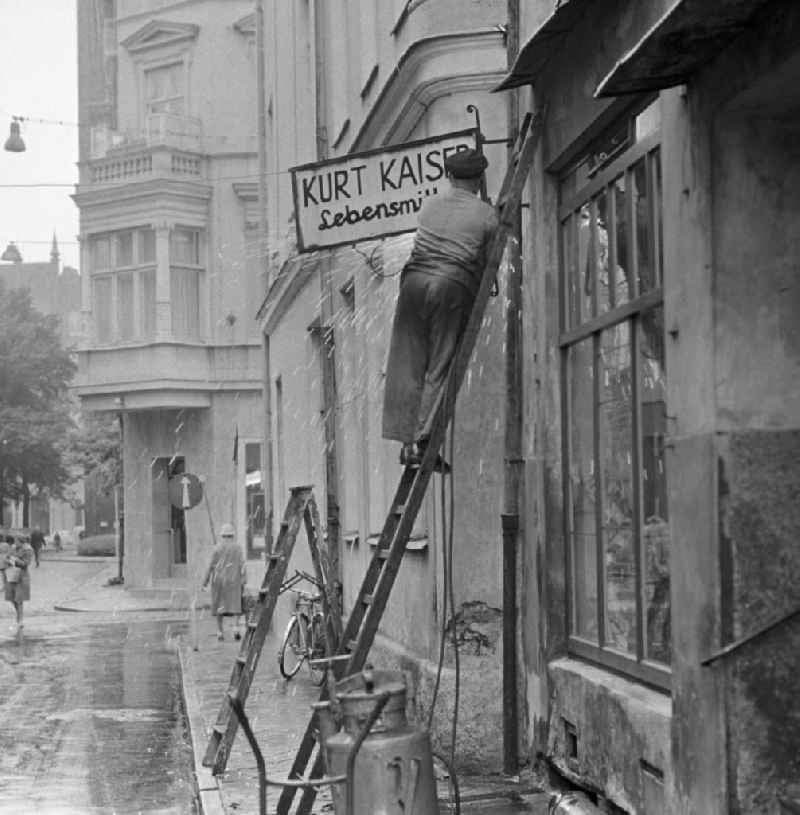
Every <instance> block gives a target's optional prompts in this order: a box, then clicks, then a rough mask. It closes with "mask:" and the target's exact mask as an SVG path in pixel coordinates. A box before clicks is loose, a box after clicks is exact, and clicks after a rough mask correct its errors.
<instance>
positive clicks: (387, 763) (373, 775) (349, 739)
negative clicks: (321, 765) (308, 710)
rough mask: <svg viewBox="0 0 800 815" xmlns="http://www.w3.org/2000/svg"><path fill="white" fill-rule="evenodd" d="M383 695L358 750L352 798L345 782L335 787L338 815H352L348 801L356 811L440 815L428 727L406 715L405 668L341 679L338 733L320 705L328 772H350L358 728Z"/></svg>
mask: <svg viewBox="0 0 800 815" xmlns="http://www.w3.org/2000/svg"><path fill="white" fill-rule="evenodd" d="M387 696H388V699H386V697H387ZM380 697H384V699H383V709H382V710H381V712H380V715H379V716H378V718H377V720H376V721H375V722H374V724H373V725H372V727H371V728H370V730H369V733H368V734H367V735H366V737H365V738H363V742H361V745H360V747H359V748H358V752H357V753H356V754H355V758H354V761H355V764H354V767H353V768H352V769H353V773H352V776H351V777H352V779H353V781H352V789H351V790H350V791H349V794H350V796H351V799H350V801H349V802H348V800H347V797H348V790H347V789H345V787H344V786H342V785H336V786H334V787H333V805H334V809H335V811H336V815H347V809H348V803H349V804H350V808H351V812H352V813H354V815H438V812H439V809H438V806H437V803H436V783H435V781H434V777H433V755H432V752H431V744H430V738H429V737H428V733H427V731H424V730H417V729H415V728H413V727H412V726H411V725H409V724H408V722H407V720H406V684H405V680H404V678H403V674H401V673H395V672H392V671H377V670H376V671H373V670H369V669H368V670H365V671H364V672H363V673H360V674H353V675H352V676H349V677H346V678H345V679H343V680H341V681H340V682H338V683H337V684H336V698H337V700H338V703H337V704H338V707H339V710H340V717H339V718H340V719H341V728H340V729H339V731H338V732H333V731H335V723H334V720H333V717H332V716H326V715H325V714H324V713H323V711H321V710H319V709H318V712H319V713H320V714H321V716H320V719H321V721H320V724H321V736H322V739H323V743H324V748H325V758H326V764H327V771H328V772H329V773H330V774H332V775H343V774H345V773H346V771H347V761H348V756H349V755H350V753H351V750H352V749H353V747H354V745H355V742H356V740H357V738H358V737H359V731H362V730H363V727H364V725H365V723H367V721H368V720H369V718H370V715H371V714H373V712H374V711H375V709H376V702H377V701H378V700H379V699H380ZM323 720H327V722H326V725H327V726H326V725H324V724H323ZM326 731H327V732H326ZM361 736H362V737H363V732H362V733H361Z"/></svg>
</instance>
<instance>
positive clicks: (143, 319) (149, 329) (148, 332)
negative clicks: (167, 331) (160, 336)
mask: <svg viewBox="0 0 800 815" xmlns="http://www.w3.org/2000/svg"><path fill="white" fill-rule="evenodd" d="M139 292H140V296H141V303H140V305H139V333H140V334H141V336H142V337H143V338H144V339H147V340H149V339H153V337H155V334H156V270H155V269H146V270H144V271H142V272H139Z"/></svg>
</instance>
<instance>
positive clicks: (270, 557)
mask: <svg viewBox="0 0 800 815" xmlns="http://www.w3.org/2000/svg"><path fill="white" fill-rule="evenodd" d="M280 559H281V556H280V555H279V554H278V553H277V552H273V553H272V554H271V555H267V560H268V561H269V562H270V563H275V562H276V561H278V560H280Z"/></svg>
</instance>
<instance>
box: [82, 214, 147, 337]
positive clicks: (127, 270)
mask: <svg viewBox="0 0 800 815" xmlns="http://www.w3.org/2000/svg"><path fill="white" fill-rule="evenodd" d="M147 231H149V232H154V231H155V230H154V228H153V227H152V226H151V225H149V224H137V225H135V226H130V227H126V228H124V229H115V230H111V231H109V232H99V233H96V234H93V235H91V236H90V239H89V240H90V245H91V249H90V258H91V261H92V264H93V266H92V269H91V275H90V277H91V279H92V281H95V280H97V279H99V278H106V279H108V280H109V281H110V285H111V295H110V296H111V308H110V311H109V315H110V316H109V320H110V327H111V330H110V334H109V336H108V337H102V338H101V337H100V333H99V331H98V321H97V316H96V315H97V313H98V309H97V308H96V305H97V303H96V297H95V295H94V292H93V294H92V315H93V322H94V332H93V333H94V340H95V342H96V343H97V344H98V345H100V346H110V345H130V344H136V343H142V342H145V343H147V342H152V341H154V340H155V336H156V315H155V301H153V303H152V307H153V308H152V312H153V313H152V314H150V315H149V319H148V315H147V313H146V308H145V307H146V305H147V304H146V303H145V301H144V296H145V291H146V290H147V288H146V285H145V282H144V277H145V276H146V275H153V277H155V276H156V274H157V272H156V257H155V254H154V255H153V258H152V260H144V259H143V257H142V255H143V247H144V241H143V238H142V234H143V233H144V232H147ZM127 233H130V235H131V244H132V245H131V252H132V258H131V260H132V261H133V262H132V263H126V264H120V262H119V252H118V242H119V238H120V236H121V235H123V234H127ZM100 241H105V242H106V245H107V252H108V255H107V258H108V262H107V265H106V266H104V267H103V268H95V267H94V263H95V262H96V259H97V258H96V254H95V245H96V244H97V243H98V242H100ZM122 276H132V289H133V297H132V304H131V308H132V312H131V321H132V327H133V332H132V334H131V335H130V336H122V334H121V325H122V319H121V314H122V312H121V309H122V307H123V302H122V298H121V297H120V293H119V289H120V278H121V277H122ZM151 288H152V289H153V291H154V285H153V286H152V287H151ZM148 329H149V330H148Z"/></svg>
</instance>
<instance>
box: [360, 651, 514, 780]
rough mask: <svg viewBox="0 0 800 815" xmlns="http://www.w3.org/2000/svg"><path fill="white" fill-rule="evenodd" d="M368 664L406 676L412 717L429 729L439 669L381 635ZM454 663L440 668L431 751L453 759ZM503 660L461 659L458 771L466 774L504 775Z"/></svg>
mask: <svg viewBox="0 0 800 815" xmlns="http://www.w3.org/2000/svg"><path fill="white" fill-rule="evenodd" d="M369 662H371V663H372V665H373V666H374V667H376V668H381V669H384V670H393V671H403V672H404V673H405V674H406V681H407V684H408V687H409V697H410V701H409V715H410V716H412V717H413V719H414V722H415V723H416V724H417V725H418V726H420V727H426V726H427V722H428V716H429V712H430V709H431V701H432V699H433V692H434V687H435V684H436V673H437V664H436V663H435V662H431V661H429V660H424V659H420V658H419V657H417V656H415V655H414V654H411V653H409V652H408V651H406V650H405V649H403V648H401V647H400V646H399V645H397V644H396V643H394V642H391V641H390V640H388V639H386V638H385V637H381V636H378V637H376V639H375V643H374V645H373V646H372V650H371V652H370V659H369ZM451 663H452V660H450V659H448V664H447V665H446V666H445V667H443V668H442V674H441V679H440V682H439V690H438V694H437V697H436V707H435V712H434V717H433V723H432V727H431V742H432V744H433V751H434V753H437V754H439V755H443V756H449V755H450V740H451V728H452V722H453V707H454V701H455V690H456V671H455V669H454V668H453V667H452V664H451ZM502 703H503V677H502V655H501V653H491V654H486V655H485V656H473V655H470V654H461V656H460V670H459V704H458V722H457V724H458V727H457V734H456V769H457V770H459V771H461V772H465V773H475V774H494V773H500V772H502V770H503V706H502Z"/></svg>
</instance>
